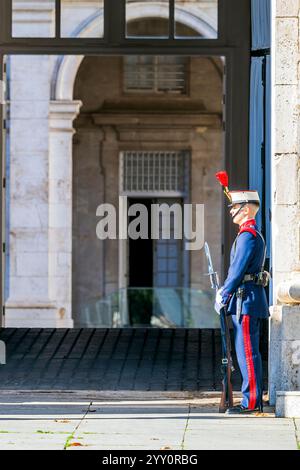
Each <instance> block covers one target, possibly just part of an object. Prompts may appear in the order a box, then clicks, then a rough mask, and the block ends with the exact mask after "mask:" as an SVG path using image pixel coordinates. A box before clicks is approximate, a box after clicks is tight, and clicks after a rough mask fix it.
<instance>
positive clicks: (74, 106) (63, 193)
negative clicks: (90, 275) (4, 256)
mask: <svg viewBox="0 0 300 470" xmlns="http://www.w3.org/2000/svg"><path fill="white" fill-rule="evenodd" d="M81 105H82V103H81V101H63V100H61V101H52V102H51V103H50V116H49V121H50V141H49V297H50V298H51V299H53V300H55V303H56V306H57V314H58V320H59V326H63V327H72V326H73V319H72V174H73V162H72V149H73V139H72V137H73V134H74V132H75V131H74V129H73V121H74V119H75V117H76V116H77V114H78V113H79V109H80V106H81Z"/></svg>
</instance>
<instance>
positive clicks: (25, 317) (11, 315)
mask: <svg viewBox="0 0 300 470" xmlns="http://www.w3.org/2000/svg"><path fill="white" fill-rule="evenodd" d="M68 310H69V309H67V308H65V307H58V306H57V305H55V304H45V303H44V304H42V303H36V304H31V305H29V304H28V303H27V304H24V303H23V304H22V303H21V302H19V303H13V302H9V303H6V305H5V316H4V325H3V326H4V327H5V328H73V327H74V321H73V319H72V318H70V316H67V314H66V312H67V311H68Z"/></svg>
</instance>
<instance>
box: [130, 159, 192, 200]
mask: <svg viewBox="0 0 300 470" xmlns="http://www.w3.org/2000/svg"><path fill="white" fill-rule="evenodd" d="M121 158H122V161H121V168H122V176H121V186H122V188H121V189H122V191H123V192H125V193H131V192H139V193H155V192H157V193H160V194H161V193H165V194H166V195H167V194H170V193H177V194H182V195H184V193H185V189H186V188H185V169H186V161H187V158H186V152H185V151H148V152H146V151H125V152H122V154H121Z"/></svg>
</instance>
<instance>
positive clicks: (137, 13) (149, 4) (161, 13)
mask: <svg viewBox="0 0 300 470" xmlns="http://www.w3.org/2000/svg"><path fill="white" fill-rule="evenodd" d="M126 36H127V37H128V36H133V37H139V36H143V37H168V36H169V0H160V1H159V2H157V1H153V0H138V1H137V0H126Z"/></svg>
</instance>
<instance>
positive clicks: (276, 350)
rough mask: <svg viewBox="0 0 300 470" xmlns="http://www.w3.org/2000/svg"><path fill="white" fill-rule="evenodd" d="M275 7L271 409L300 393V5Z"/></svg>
mask: <svg viewBox="0 0 300 470" xmlns="http://www.w3.org/2000/svg"><path fill="white" fill-rule="evenodd" d="M273 7H274V10H273V64H274V65H273V129H274V133H273V152H272V179H273V182H272V231H273V235H272V237H273V240H272V244H273V279H274V299H273V301H274V307H273V309H271V313H272V318H271V323H270V381H269V382H270V400H271V403H272V404H274V403H275V401H276V392H279V391H284V392H285V391H286V392H288V391H297V390H298V391H299V390H300V382H299V377H300V361H297V360H294V359H295V353H296V351H295V346H296V345H297V341H300V296H299V295H298V293H297V288H296V286H297V285H298V283H299V277H300V238H299V236H300V230H299V229H300V199H299V168H300V165H299V163H300V160H299V122H300V121H299V117H300V116H299V86H300V76H299V70H300V67H299V65H300V60H299V59H300V55H299V19H300V17H299V9H300V2H299V0H288V1H287V0H276V1H274V2H273ZM289 303H291V304H292V305H293V306H292V307H291V306H289V305H288V304H289ZM295 342H296V343H295ZM287 399H288V398H287ZM293 403H296V402H295V401H293ZM293 406H294V405H293ZM297 406H298V410H296V408H295V415H297V414H298V415H299V414H300V399H299V401H298V405H297Z"/></svg>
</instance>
